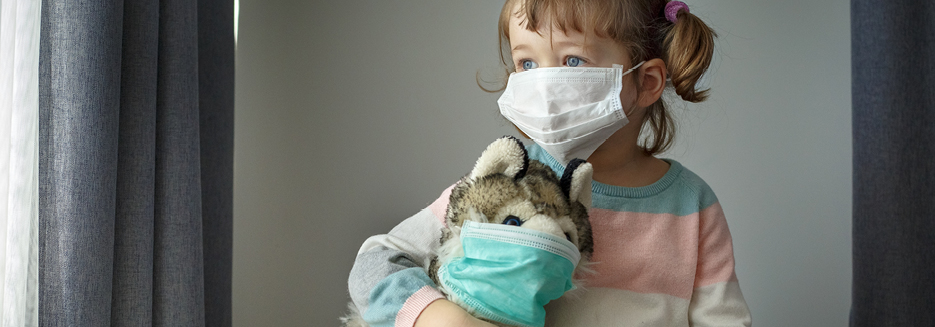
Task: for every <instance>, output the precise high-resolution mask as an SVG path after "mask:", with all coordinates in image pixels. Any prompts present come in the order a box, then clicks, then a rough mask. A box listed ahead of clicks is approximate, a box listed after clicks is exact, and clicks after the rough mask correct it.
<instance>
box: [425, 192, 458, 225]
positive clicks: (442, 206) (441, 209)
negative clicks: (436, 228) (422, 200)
mask: <svg viewBox="0 0 935 327" xmlns="http://www.w3.org/2000/svg"><path fill="white" fill-rule="evenodd" d="M455 185H457V184H455ZM455 185H451V186H449V187H448V188H446V189H445V191H444V192H442V195H441V196H439V197H438V199H435V202H432V204H430V205H429V209H430V210H432V213H433V214H435V218H438V221H440V222H442V225H445V212H446V211H447V210H448V198H449V197H451V189H453V188H454V187H455Z"/></svg>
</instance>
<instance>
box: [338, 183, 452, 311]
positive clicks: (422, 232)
mask: <svg viewBox="0 0 935 327" xmlns="http://www.w3.org/2000/svg"><path fill="white" fill-rule="evenodd" d="M449 194H450V188H449V189H448V190H446V191H445V192H444V193H443V194H442V196H441V197H440V198H439V199H438V200H436V201H435V203H433V204H432V205H431V206H429V207H428V208H425V209H423V210H422V211H419V212H418V213H417V214H415V215H413V216H412V217H409V218H408V219H406V220H404V221H403V222H401V223H400V224H399V225H397V226H396V227H394V228H393V229H392V230H390V232H389V233H387V234H381V235H374V236H371V237H370V238H368V239H367V240H366V241H364V244H363V245H362V246H361V248H360V250H359V251H358V254H357V258H356V260H355V261H354V266H353V268H352V269H351V272H350V275H349V276H348V290H349V292H350V295H351V300H352V301H353V302H354V305H355V306H356V307H357V309H358V310H359V311H360V312H361V314H362V316H363V318H364V320H365V321H367V323H368V324H370V325H371V326H375V327H376V326H412V325H413V324H414V323H415V320H416V318H417V317H418V316H419V314H420V313H421V312H422V310H423V309H425V307H426V306H428V305H429V304H430V303H431V302H433V301H434V300H437V299H440V298H442V297H443V296H442V294H441V293H440V292H439V291H438V290H437V289H436V286H435V284H434V283H433V282H432V280H431V279H430V278H429V277H428V275H427V274H426V272H425V269H426V267H428V266H429V264H430V262H431V260H432V256H433V255H434V253H435V250H436V249H438V246H439V239H440V238H441V231H442V228H443V227H444V224H443V222H444V207H446V206H447V201H448V195H449ZM439 208H441V210H440V211H439Z"/></svg>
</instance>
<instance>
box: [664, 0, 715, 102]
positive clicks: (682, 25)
mask: <svg viewBox="0 0 935 327" xmlns="http://www.w3.org/2000/svg"><path fill="white" fill-rule="evenodd" d="M676 18H677V19H676V20H675V22H673V23H672V26H671V28H670V29H669V30H668V31H666V33H665V37H664V39H663V43H662V50H663V59H664V60H665V62H666V67H667V69H668V71H669V77H670V78H671V80H672V86H673V87H674V88H675V93H676V94H678V95H679V96H681V97H682V99H683V100H685V101H689V102H701V101H704V100H705V99H706V98H707V97H708V90H707V89H705V90H697V89H696V84H697V83H698V80H699V79H700V78H701V75H703V74H704V73H705V72H706V71H707V70H708V65H710V64H711V58H712V57H713V56H714V37H715V36H717V35H716V34H715V33H714V31H713V30H712V29H711V28H710V27H708V25H706V24H705V23H704V22H703V21H701V19H700V18H698V17H697V16H695V15H693V14H691V13H690V12H688V10H679V11H678V12H677V13H676Z"/></svg>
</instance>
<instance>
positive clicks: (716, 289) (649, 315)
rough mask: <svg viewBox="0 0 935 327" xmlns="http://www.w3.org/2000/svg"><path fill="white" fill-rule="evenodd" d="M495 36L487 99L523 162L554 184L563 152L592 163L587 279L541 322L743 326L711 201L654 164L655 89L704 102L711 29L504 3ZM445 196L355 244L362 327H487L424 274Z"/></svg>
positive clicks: (615, 2)
mask: <svg viewBox="0 0 935 327" xmlns="http://www.w3.org/2000/svg"><path fill="white" fill-rule="evenodd" d="M499 30H500V39H501V47H503V46H507V47H508V48H507V49H506V51H509V53H510V57H511V58H512V60H510V61H509V62H508V61H507V60H505V56H501V59H502V61H503V62H504V64H505V65H506V66H507V67H510V68H509V69H510V70H512V71H513V73H512V74H510V78H509V81H508V82H507V85H506V87H505V90H504V93H503V95H502V96H501V98H500V100H499V101H498V104H499V106H500V110H501V113H502V114H503V115H504V117H506V118H507V119H508V120H510V121H511V122H512V123H513V124H514V125H515V126H516V127H517V129H519V130H520V131H521V132H522V133H523V134H524V136H528V137H529V138H531V139H532V140H533V141H534V142H535V144H533V145H530V146H529V147H528V152H529V156H530V158H532V159H536V160H539V161H542V162H543V163H546V164H547V165H549V166H551V167H552V169H553V170H555V171H556V172H557V173H558V174H559V176H561V173H562V171H563V170H564V165H565V164H566V163H568V161H569V160H571V159H572V158H575V157H579V158H587V160H588V162H590V163H591V164H592V166H593V169H594V182H593V209H591V211H590V212H589V214H590V220H591V225H592V229H593V238H594V253H593V256H592V259H591V261H592V262H594V264H593V266H592V269H593V270H594V274H591V275H588V276H586V278H587V281H586V286H587V288H586V289H584V290H583V291H581V292H579V293H577V294H574V296H564V297H562V298H560V299H558V300H555V301H552V302H551V303H549V305H548V306H547V307H546V310H547V315H546V319H547V322H546V325H549V326H621V325H640V326H749V325H750V323H751V318H750V313H749V310H748V308H747V305H746V302H745V301H744V299H743V295H742V294H741V292H740V288H739V284H738V282H737V278H736V276H735V274H734V257H733V248H732V246H733V245H732V243H731V237H730V233H729V231H728V228H727V221H726V220H725V217H724V214H723V212H722V211H721V206H720V204H719V203H718V201H717V198H716V197H715V195H714V193H713V192H712V191H711V189H710V188H709V187H708V186H707V184H705V182H704V181H703V180H701V179H700V178H699V177H698V176H697V175H695V174H694V173H692V172H691V171H689V170H688V169H686V168H684V167H683V166H682V165H681V164H679V163H678V162H676V161H674V160H670V159H659V158H657V157H655V155H656V154H659V153H661V152H663V151H664V150H666V149H667V148H668V147H669V146H670V144H671V143H672V137H673V134H674V129H673V128H674V125H673V123H672V120H671V118H670V116H669V114H668V112H667V111H666V105H665V103H664V102H663V100H662V99H661V95H662V92H663V90H664V89H665V88H666V86H667V85H668V81H671V86H672V87H674V89H675V92H676V94H678V95H679V96H681V98H682V99H683V100H686V101H690V102H699V101H702V100H704V99H705V97H706V90H697V89H696V82H697V81H698V79H699V78H700V77H701V75H702V74H703V73H704V72H705V71H706V70H707V68H708V64H709V63H710V60H711V56H712V54H713V32H712V31H711V30H710V29H709V28H708V27H707V26H706V25H705V24H704V23H703V22H702V21H701V20H700V19H698V18H697V17H695V16H694V15H692V14H691V13H689V10H688V7H687V6H686V5H685V4H684V3H681V2H678V1H671V2H670V1H667V0H587V1H585V0H507V1H506V4H505V5H504V7H503V11H502V13H501V16H500V23H499ZM504 52H505V51H504ZM644 127H645V128H644ZM644 129H645V130H646V132H647V134H648V135H644V136H643V137H641V132H642V131H643V130H644ZM449 194H450V189H449V190H447V191H445V192H444V193H443V194H442V195H441V197H439V199H438V200H436V201H435V203H433V204H432V205H430V206H429V207H428V208H426V209H424V210H422V211H421V212H419V213H418V214H416V215H414V216H413V217H410V218H409V219H406V220H405V221H403V222H402V223H400V224H399V225H397V226H396V227H395V228H393V230H391V231H390V232H389V233H388V234H385V235H377V236H373V237H370V238H369V239H367V241H365V242H364V244H363V246H362V247H361V249H360V251H359V253H358V256H357V259H356V261H355V263H354V267H353V269H352V271H351V274H350V278H349V290H350V293H351V298H352V300H353V302H354V304H355V305H356V306H357V309H359V310H360V312H361V313H362V314H363V317H364V319H365V320H367V322H368V323H370V325H372V326H393V325H395V326H490V325H489V324H487V323H484V322H481V321H479V320H477V319H475V318H473V317H471V316H470V315H468V314H467V313H466V312H465V311H464V310H463V309H461V308H460V307H458V306H456V305H454V304H452V303H451V302H448V301H446V300H444V299H443V297H442V295H441V294H440V293H439V292H438V291H437V290H436V289H435V287H434V285H433V283H432V282H431V280H430V279H429V278H428V276H426V274H425V272H424V268H423V267H425V266H427V265H428V263H429V260H430V259H431V255H432V253H433V251H434V250H435V249H436V248H437V247H438V240H439V236H440V230H441V228H442V227H443V225H442V224H443V223H444V214H445V207H446V205H447V201H448V196H449Z"/></svg>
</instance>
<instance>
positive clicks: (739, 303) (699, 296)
mask: <svg viewBox="0 0 935 327" xmlns="http://www.w3.org/2000/svg"><path fill="white" fill-rule="evenodd" d="M700 224H701V226H700V227H699V234H700V235H699V240H698V268H697V271H696V273H695V286H694V287H695V290H694V292H693V294H692V298H691V303H690V304H689V308H688V310H689V312H688V313H689V319H690V320H691V325H692V326H750V324H751V317H750V310H749V308H748V307H747V303H746V301H745V300H744V298H743V294H742V293H741V292H740V284H739V283H738V282H737V275H736V274H735V273H734V250H733V243H732V241H731V236H730V231H729V230H728V228H727V220H726V219H725V217H724V212H723V211H722V210H721V205H720V203H717V202H715V203H714V204H713V205H711V206H709V207H708V208H706V209H704V210H702V211H701V212H700Z"/></svg>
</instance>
